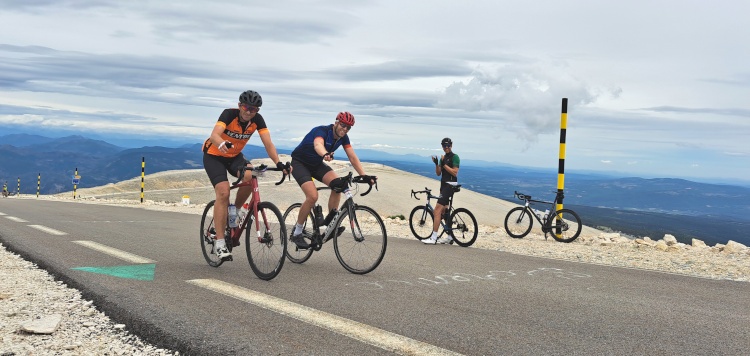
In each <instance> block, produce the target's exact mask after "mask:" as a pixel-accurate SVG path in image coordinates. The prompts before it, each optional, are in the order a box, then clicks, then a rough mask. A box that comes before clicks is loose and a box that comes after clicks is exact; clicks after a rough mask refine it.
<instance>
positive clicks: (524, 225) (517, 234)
mask: <svg viewBox="0 0 750 356" xmlns="http://www.w3.org/2000/svg"><path fill="white" fill-rule="evenodd" d="M533 225H534V218H533V217H532V216H531V213H529V211H528V210H526V208H525V207H522V206H518V207H515V208H513V209H510V211H509V212H508V215H505V232H507V233H508V236H510V237H512V238H515V239H520V238H523V237H524V236H526V235H528V234H529V232H530V231H531V227H532V226H533Z"/></svg>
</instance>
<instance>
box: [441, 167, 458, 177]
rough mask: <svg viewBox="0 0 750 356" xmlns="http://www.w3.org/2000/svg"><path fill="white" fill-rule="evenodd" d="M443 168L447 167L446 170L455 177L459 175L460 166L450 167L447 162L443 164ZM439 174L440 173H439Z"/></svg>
mask: <svg viewBox="0 0 750 356" xmlns="http://www.w3.org/2000/svg"><path fill="white" fill-rule="evenodd" d="M443 169H445V171H446V172H448V173H450V175H452V176H454V177H458V167H455V168H454V167H448V165H447V164H444V165H443ZM438 175H439V174H438Z"/></svg>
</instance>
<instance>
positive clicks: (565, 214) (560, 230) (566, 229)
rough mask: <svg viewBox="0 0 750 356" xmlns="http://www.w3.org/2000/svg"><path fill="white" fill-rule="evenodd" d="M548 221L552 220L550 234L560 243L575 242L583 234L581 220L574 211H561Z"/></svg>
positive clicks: (549, 222)
mask: <svg viewBox="0 0 750 356" xmlns="http://www.w3.org/2000/svg"><path fill="white" fill-rule="evenodd" d="M548 219H551V220H550V221H548V224H549V227H550V230H549V231H550V234H552V238H553V239H555V240H557V241H559V242H573V240H575V239H577V238H578V235H580V234H581V229H582V228H583V225H581V218H580V217H578V214H577V213H576V212H575V211H573V210H570V209H560V210H558V211H556V212H555V214H554V215H550V217H548Z"/></svg>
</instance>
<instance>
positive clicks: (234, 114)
mask: <svg viewBox="0 0 750 356" xmlns="http://www.w3.org/2000/svg"><path fill="white" fill-rule="evenodd" d="M261 105H263V99H262V98H261V96H260V94H258V93H257V92H255V91H252V90H248V91H245V92H243V93H242V94H240V102H239V103H238V104H237V106H238V108H237V109H225V110H224V112H222V113H221V115H220V116H219V121H217V122H216V125H215V126H214V129H213V131H211V136H210V137H209V138H208V139H207V140H206V141H205V142H204V143H203V167H204V168H205V170H206V173H207V174H208V178H209V179H210V180H211V184H213V186H214V191H215V192H216V203H215V205H214V224H215V227H216V231H217V234H216V246H215V250H216V254H217V255H218V257H219V258H221V259H226V258H227V257H229V256H231V253H230V252H229V250H228V249H227V248H226V243H225V241H224V236H223V235H224V234H223V233H219V232H220V231H224V230H225V228H226V226H225V225H226V221H227V215H228V211H227V209H228V207H229V180H228V179H227V172H229V174H231V175H232V176H234V177H237V175H238V174H239V169H240V168H241V167H242V166H244V165H247V166H248V167H251V165H250V163H249V162H248V161H247V160H246V159H245V156H244V155H243V154H242V149H243V148H244V147H245V144H247V141H248V140H250V137H252V135H253V133H255V132H258V136H260V140H261V142H263V146H264V147H265V148H266V153H268V157H269V158H271V160H273V163H274V164H276V167H278V168H280V169H283V167H284V164H283V163H281V162H279V155H278V153H277V152H276V146H274V144H273V141H271V134H270V132H269V131H268V128H267V127H266V121H265V120H264V119H263V116H261V115H260V114H259V113H258V111H259V110H260V106H261ZM284 173H285V174H288V173H290V172H287V171H284ZM251 178H252V171H250V170H248V171H246V172H245V176H244V177H243V178H242V180H243V181H249V180H250V179H251ZM250 193H252V192H251V187H250V186H247V187H241V188H239V189H238V190H237V195H236V197H235V205H236V206H237V207H239V206H240V205H241V204H242V203H244V202H245V201H246V200H247V198H248V197H249V196H250Z"/></svg>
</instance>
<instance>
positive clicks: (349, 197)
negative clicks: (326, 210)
mask: <svg viewBox="0 0 750 356" xmlns="http://www.w3.org/2000/svg"><path fill="white" fill-rule="evenodd" d="M351 178H352V173H351V172H349V175H347V176H345V177H343V178H342V179H343V180H344V181H347V182H348V181H350V180H351ZM315 189H317V190H318V191H321V190H331V191H332V194H333V193H334V192H335V193H342V194H344V196H345V197H346V199H345V200H344V203H343V204H342V205H341V208H339V209H338V210H336V215H334V216H333V217H332V218H331V220H330V221H329V222H328V225H323V226H325V227H326V230H325V231H324V232H323V233H322V234H321V233H320V229H321V228H322V227H323V226H321V225H318V216H317V215H318V214H317V213H316V212H315V206H318V205H320V204H316V205H315V206H313V211H312V213H313V216H314V217H315V219H313V231H314V232H315V233H314V234H313V236H312V237H313V238H315V240H314V242H315V245H316V246H315V247H314V249H315V250H316V251H319V250H320V248H321V247H322V246H323V243H325V242H326V241H328V240H330V236H331V234H333V233H334V231H333V230H335V229H332V228H331V226H334V225H336V220H338V218H339V216H340V215H341V213H343V212H345V211H346V212H348V213H349V216H351V217H353V219H352V220H351V223H352V224H357V228H359V223H358V222H357V216H356V214H354V207H355V203H354V194H352V192H351V187H350V186H349V184H347V185H346V187H345V188H343V190H342V191H340V192H337V191H336V189H332V188H331V187H317V188H315ZM376 189H377V188H376ZM370 190H372V186H370V188H369V189H367V191H366V192H365V193H362V196H365V195H367V194H369V193H370ZM321 218H322V216H321ZM352 228H353V226H352ZM357 240H359V239H358V238H357Z"/></svg>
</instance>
